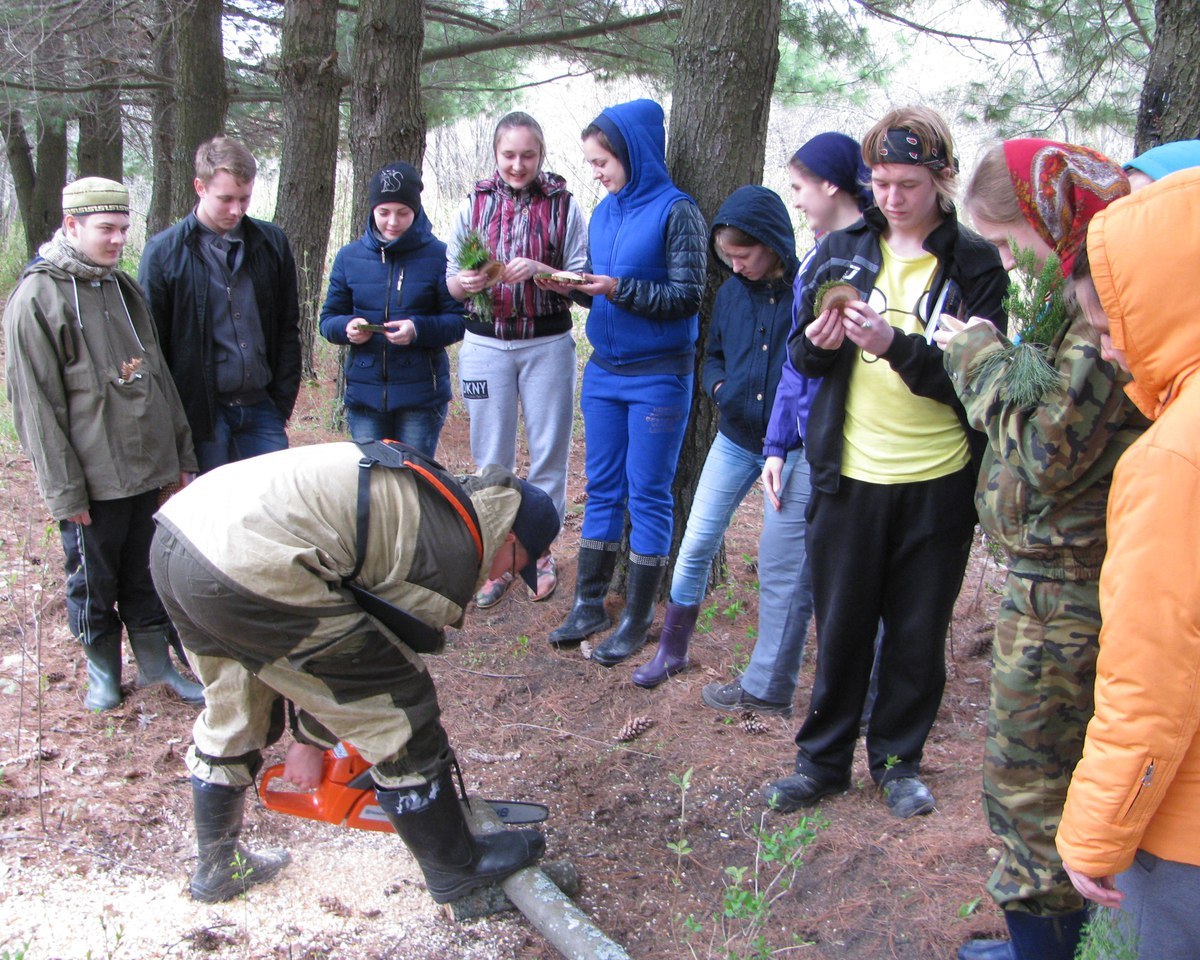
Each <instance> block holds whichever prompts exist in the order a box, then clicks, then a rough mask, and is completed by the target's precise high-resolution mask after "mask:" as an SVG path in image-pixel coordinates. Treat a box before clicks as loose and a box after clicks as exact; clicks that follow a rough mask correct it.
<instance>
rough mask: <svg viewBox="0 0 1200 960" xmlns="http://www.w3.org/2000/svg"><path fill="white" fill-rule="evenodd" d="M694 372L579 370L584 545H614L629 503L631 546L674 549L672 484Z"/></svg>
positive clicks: (648, 552) (661, 553)
mask: <svg viewBox="0 0 1200 960" xmlns="http://www.w3.org/2000/svg"><path fill="white" fill-rule="evenodd" d="M692 380H693V377H692V375H691V374H688V375H687V376H682V377H681V376H673V375H670V374H658V375H647V376H635V377H622V376H618V375H617V374H614V373H609V372H608V371H607V370H604V369H603V368H601V367H600V366H598V365H597V364H596V363H594V362H593V363H589V364H588V365H587V367H585V368H584V371H583V394H582V397H581V398H580V403H579V405H580V407H581V409H582V410H583V428H584V438H585V443H586V448H585V449H586V455H585V459H586V470H587V478H588V482H587V495H588V500H587V507H586V508H585V510H584V514H583V539H585V540H600V541H604V542H608V543H612V542H615V541H619V540H620V539H621V533H622V531H623V530H624V526H625V509H626V504H627V503H628V509H629V520H630V525H631V530H630V533H629V548H630V550H632V551H633V552H634V553H637V554H641V555H642V556H644V557H665V556H666V555H667V554H668V553H669V552H670V550H671V530H672V525H673V522H674V521H673V517H672V511H673V509H674V506H675V498H674V496H673V495H672V493H671V483H672V481H673V480H674V479H675V465H676V464H677V463H678V462H679V450H680V448H681V447H682V446H683V434H684V429H685V428H686V427H687V419H688V411H689V408H690V407H691V402H692Z"/></svg>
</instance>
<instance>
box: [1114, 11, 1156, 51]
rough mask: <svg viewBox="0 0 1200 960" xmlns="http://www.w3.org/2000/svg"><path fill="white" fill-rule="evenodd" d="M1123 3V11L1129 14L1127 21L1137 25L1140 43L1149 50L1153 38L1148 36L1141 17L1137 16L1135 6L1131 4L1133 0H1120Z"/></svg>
mask: <svg viewBox="0 0 1200 960" xmlns="http://www.w3.org/2000/svg"><path fill="white" fill-rule="evenodd" d="M1122 2H1123V3H1124V4H1125V12H1126V13H1128V14H1129V22H1130V23H1132V24H1133V25H1134V26H1135V27H1137V32H1138V36H1140V37H1141V38H1142V43H1144V44H1145V45H1146V49H1147V50H1149V49H1151V48H1152V47H1153V46H1154V38H1153V37H1151V36H1150V31H1149V30H1147V29H1146V25H1145V24H1144V23H1142V18H1141V17H1139V16H1138V13H1137V8H1136V7H1135V6H1134V5H1133V0H1122Z"/></svg>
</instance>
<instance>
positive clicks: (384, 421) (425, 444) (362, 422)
mask: <svg viewBox="0 0 1200 960" xmlns="http://www.w3.org/2000/svg"><path fill="white" fill-rule="evenodd" d="M448 406H449V404H445V403H443V404H441V405H440V406H437V407H405V408H404V409H401V410H389V411H387V412H386V413H385V412H383V411H380V410H372V409H371V408H370V407H357V406H351V405H350V404H347V405H346V423H347V424H348V425H349V427H350V438H351V439H352V440H353V441H354V442H355V443H370V442H371V441H372V440H399V441H400V442H401V443H407V444H408V445H409V446H410V447H413V448H414V449H416V450H420V451H421V453H423V454H425V456H427V457H434V458H435V459H436V457H435V454H436V453H437V445H438V438H439V437H440V436H441V435H442V425H443V424H444V423H445V422H446V410H447V408H448ZM479 466H480V467H483V466H485V464H482V463H481V464H480V465H479Z"/></svg>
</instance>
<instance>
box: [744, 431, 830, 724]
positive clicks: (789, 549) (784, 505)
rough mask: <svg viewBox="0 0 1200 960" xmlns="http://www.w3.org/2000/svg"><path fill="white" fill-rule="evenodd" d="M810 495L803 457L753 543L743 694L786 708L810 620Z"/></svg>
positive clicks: (793, 461)
mask: <svg viewBox="0 0 1200 960" xmlns="http://www.w3.org/2000/svg"><path fill="white" fill-rule="evenodd" d="M809 493H810V486H809V477H808V460H807V459H806V458H805V456H804V451H803V450H800V449H797V450H793V451H791V452H790V453H789V454H788V456H787V460H786V462H785V463H784V467H783V484H782V488H781V489H780V491H779V501H780V509H779V510H776V509H775V508H774V507H772V506H771V504H770V503H769V502H768V503H767V504H766V505H765V506H764V507H763V527H762V536H761V537H760V538H759V541H758V642H757V643H755V645H754V653H753V654H751V656H750V664H749V666H747V667H746V672H745V673H743V674H742V689H743V690H745V691H746V692H747V693H749V694H751V695H752V696H755V697H758V699H759V700H766V701H767V702H769V703H791V702H792V697H793V696H794V695H795V693H796V680H797V678H798V676H799V674H800V661H801V660H802V659H803V657H804V643H805V640H807V638H808V622H809V621H810V620H811V619H812V615H813V596H812V572H811V570H810V569H809V564H808V552H807V549H806V546H805V536H806V530H805V520H804V517H805V514H806V513H807V512H808V498H809Z"/></svg>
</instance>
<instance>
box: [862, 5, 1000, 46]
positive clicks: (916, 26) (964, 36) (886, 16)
mask: <svg viewBox="0 0 1200 960" xmlns="http://www.w3.org/2000/svg"><path fill="white" fill-rule="evenodd" d="M854 2H855V3H857V4H858V5H859V6H860V7H862V8H863V9H864V10H866V11H867V12H868V13H869V14H871V15H872V16H874V17H878V18H879V19H880V20H887V21H890V22H892V23H898V24H900V25H901V26H905V27H909V28H910V29H912V30H916V31H918V32H920V33H925V34H929V35H930V36H933V37H941V38H942V39H944V40H970V41H972V42H974V43H995V44H999V45H1000V46H1004V47H1012V46H1015V45H1016V44H1017V43H1018V42H1019V41H1015V40H1002V39H1000V38H999V37H978V36H975V35H974V34H969V33H953V32H951V31H949V30H938V29H937V28H936V27H930V26H926V25H925V24H922V23H917V22H916V21H915V20H909V19H908V18H907V17H902V16H900V14H898V13H892V12H891V11H890V10H884V9H883V8H882V7H879V6H877V5H876V4H875V3H873V2H872V0H854Z"/></svg>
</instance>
